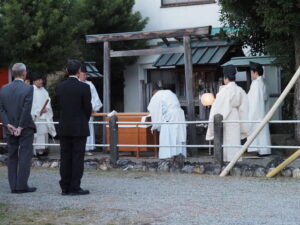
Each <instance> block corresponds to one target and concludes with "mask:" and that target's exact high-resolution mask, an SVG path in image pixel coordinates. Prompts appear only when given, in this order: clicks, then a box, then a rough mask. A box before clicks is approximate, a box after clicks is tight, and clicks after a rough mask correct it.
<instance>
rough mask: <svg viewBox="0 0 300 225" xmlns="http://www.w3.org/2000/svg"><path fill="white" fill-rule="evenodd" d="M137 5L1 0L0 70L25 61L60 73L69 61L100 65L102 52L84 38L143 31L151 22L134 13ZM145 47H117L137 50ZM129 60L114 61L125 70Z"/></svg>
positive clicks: (115, 0)
mask: <svg viewBox="0 0 300 225" xmlns="http://www.w3.org/2000/svg"><path fill="white" fill-rule="evenodd" d="M133 5H134V0H22V1H20V0H0V34H1V35H0V66H1V65H2V66H3V65H5V66H7V65H9V64H11V63H14V62H17V61H22V62H24V63H25V64H27V65H29V68H30V69H31V70H35V71H39V72H44V73H49V72H53V71H56V70H61V69H62V68H63V67H64V65H65V64H66V60H67V59H68V58H79V59H85V60H92V61H95V60H96V61H97V62H98V66H101V65H102V54H101V48H102V46H101V47H99V46H95V45H87V44H86V43H85V34H92V33H112V32H128V31H137V30H142V29H143V28H144V26H145V24H146V22H147V20H146V19H142V17H141V15H140V13H138V12H132V8H133ZM144 45H145V43H144V42H132V43H126V44H122V43H118V44H116V45H114V44H113V47H114V48H122V49H128V48H131V47H133V48H135V47H139V46H144ZM132 60H133V59H132V58H131V59H129V60H128V59H120V60H114V61H113V66H114V67H113V68H117V69H118V71H121V70H122V69H123V67H124V65H125V64H128V63H130V62H132Z"/></svg>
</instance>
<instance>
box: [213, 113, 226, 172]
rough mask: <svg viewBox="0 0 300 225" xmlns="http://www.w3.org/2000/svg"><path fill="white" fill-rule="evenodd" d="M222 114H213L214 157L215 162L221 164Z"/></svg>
mask: <svg viewBox="0 0 300 225" xmlns="http://www.w3.org/2000/svg"><path fill="white" fill-rule="evenodd" d="M222 121H223V116H222V115H221V114H217V115H215V116H214V157H215V162H216V163H218V164H219V165H220V166H221V167H222V166H223V163H224V162H223V148H222V145H223V123H222Z"/></svg>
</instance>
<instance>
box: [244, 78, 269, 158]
mask: <svg viewBox="0 0 300 225" xmlns="http://www.w3.org/2000/svg"><path fill="white" fill-rule="evenodd" d="M248 100H249V114H248V115H249V120H259V121H261V120H263V118H264V116H265V115H266V113H267V112H268V110H269V104H268V100H269V95H268V92H267V88H266V85H265V82H264V79H263V78H262V77H258V78H257V79H255V80H253V81H252V83H251V86H250V90H249V92H248ZM258 125H259V124H256V123H251V124H250V133H252V132H253V131H254V130H255V128H256V127H257V126H258ZM270 145H271V137H270V130H269V125H268V124H266V125H265V127H264V128H263V129H262V130H261V132H260V133H259V134H258V136H257V137H256V138H255V139H254V141H253V142H252V144H251V145H250V147H249V148H248V152H258V153H259V154H260V155H265V154H271V149H270V148H262V147H258V148H257V147H251V146H270Z"/></svg>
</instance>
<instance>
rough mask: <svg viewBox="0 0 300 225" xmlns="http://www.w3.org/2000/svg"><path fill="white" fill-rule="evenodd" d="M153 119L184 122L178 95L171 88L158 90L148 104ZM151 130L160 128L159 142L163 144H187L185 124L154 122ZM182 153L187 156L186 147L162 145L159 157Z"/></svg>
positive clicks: (153, 120)
mask: <svg viewBox="0 0 300 225" xmlns="http://www.w3.org/2000/svg"><path fill="white" fill-rule="evenodd" d="M148 110H149V112H150V115H151V120H152V122H154V123H159V122H184V121H185V116H184V112H183V110H182V109H181V107H180V103H179V101H178V98H177V96H176V95H175V94H174V93H173V92H171V91H170V90H160V91H157V92H156V93H155V94H154V95H153V96H152V98H151V100H150V103H149V105H148ZM151 130H158V131H159V132H160V133H159V144H160V145H162V146H169V145H185V144H186V125H185V124H153V125H152V128H151ZM179 154H182V155H184V156H186V147H160V148H159V158H160V159H166V158H171V157H172V156H175V155H179Z"/></svg>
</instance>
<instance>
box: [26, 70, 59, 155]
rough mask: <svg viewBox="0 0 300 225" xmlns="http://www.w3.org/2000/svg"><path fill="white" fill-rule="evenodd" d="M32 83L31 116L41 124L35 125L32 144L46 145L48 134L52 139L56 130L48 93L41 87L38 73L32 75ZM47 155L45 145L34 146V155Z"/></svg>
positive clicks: (41, 82)
mask: <svg viewBox="0 0 300 225" xmlns="http://www.w3.org/2000/svg"><path fill="white" fill-rule="evenodd" d="M31 78H32V81H33V101H32V108H31V116H32V119H33V121H34V122H43V124H36V133H35V134H34V142H33V143H34V144H36V143H45V144H47V143H48V134H50V135H51V136H52V137H53V138H54V137H55V136H56V130H55V127H54V124H53V123H51V122H53V111H52V107H51V99H50V97H49V94H48V91H47V90H46V89H45V88H44V87H43V79H42V76H41V75H40V74H38V73H32V77H31ZM46 153H47V146H46V145H37V146H34V155H38V156H39V155H44V154H46Z"/></svg>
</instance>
